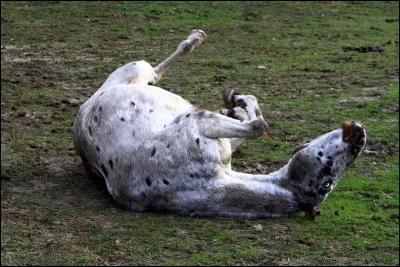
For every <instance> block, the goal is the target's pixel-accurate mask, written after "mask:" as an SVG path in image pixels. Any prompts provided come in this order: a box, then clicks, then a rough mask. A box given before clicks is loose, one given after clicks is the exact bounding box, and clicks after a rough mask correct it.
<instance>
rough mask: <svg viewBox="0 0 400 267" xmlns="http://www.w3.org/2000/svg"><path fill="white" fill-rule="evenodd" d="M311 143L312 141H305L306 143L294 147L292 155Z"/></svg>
mask: <svg viewBox="0 0 400 267" xmlns="http://www.w3.org/2000/svg"><path fill="white" fill-rule="evenodd" d="M309 144H310V143H305V144H302V145H300V146H298V147H296V148H295V149H293V151H292V156H293V155H294V154H296V153H297V152H299V151H300V150H302V149H303V148H305V147H308V145H309Z"/></svg>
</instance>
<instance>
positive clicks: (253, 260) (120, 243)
mask: <svg viewBox="0 0 400 267" xmlns="http://www.w3.org/2000/svg"><path fill="white" fill-rule="evenodd" d="M398 10H399V4H398V2H391V1H386V2H361V1H360V2H357V1H353V2H341V1H339V2H338V1H334V2H229V1H223V2H157V1H156V2H74V3H70V2H63V1H53V2H36V1H34V2H24V1H19V2H8V1H2V2H1V20H2V23H1V40H2V41H1V42H2V46H3V45H4V46H5V47H4V48H5V49H4V50H3V48H2V58H1V74H2V75H1V82H2V92H1V115H2V121H1V122H2V123H1V156H2V157H1V178H2V179H1V196H2V197H1V215H2V216H1V229H2V231H1V251H2V253H1V262H2V265H124V264H126V265H128V264H129V265H398V264H399V252H398V251H399V245H398V244H399V164H398V162H399V156H398V152H399V131H398V127H399V122H398V121H399V120H398V119H399V111H398V110H399V108H398V107H399V101H398V97H399V84H398V83H399V82H398V81H399V80H398V75H399V63H398V62H399V53H398V50H399V47H398V39H399V22H398V18H399V12H398ZM194 28H200V29H203V30H204V31H206V33H207V34H208V41H207V42H206V43H205V44H204V45H203V46H201V47H200V48H198V49H196V51H194V52H193V53H192V54H191V55H190V56H188V57H186V58H185V59H184V60H182V61H181V62H179V63H178V64H176V65H174V66H173V67H172V68H171V70H169V72H168V73H167V74H166V75H165V76H164V77H163V79H162V80H161V81H160V83H159V86H160V87H163V88H166V89H168V90H170V91H172V92H174V93H178V94H180V95H182V96H183V97H184V98H186V99H188V100H189V101H191V102H192V103H194V104H196V105H198V106H202V107H204V108H207V109H210V110H216V109H219V108H220V107H221V106H222V101H221V100H220V99H221V98H220V97H221V95H220V91H221V90H225V89H231V88H233V89H236V90H238V91H240V92H242V93H246V94H253V95H255V96H257V98H258V101H259V103H260V108H261V110H262V112H263V114H264V118H265V119H266V120H267V121H268V122H269V123H270V125H271V126H272V136H270V137H269V138H260V139H258V140H249V141H248V142H247V143H245V144H244V145H243V146H242V148H241V150H240V153H237V154H235V155H234V157H233V167H234V168H235V169H237V170H240V171H247V172H253V173H260V172H266V171H269V170H271V169H276V168H279V167H281V166H282V165H283V164H284V163H285V161H287V160H288V158H289V157H290V155H291V151H292V149H293V148H295V147H296V146H298V145H300V144H302V143H304V142H307V141H310V140H312V139H314V138H316V137H317V136H319V135H321V134H323V133H325V132H327V131H330V130H333V129H336V128H339V127H340V125H341V123H342V122H343V121H345V120H358V121H360V122H362V123H363V124H364V125H365V126H366V129H367V139H368V140H367V145H366V148H365V149H366V150H367V151H372V152H370V153H363V154H362V155H361V156H360V157H359V159H358V160H357V161H356V162H355V163H354V164H353V165H352V166H351V168H350V169H349V170H348V172H347V173H346V175H345V177H344V178H343V179H342V181H341V182H340V183H339V184H338V186H337V187H336V188H335V190H334V191H333V192H332V193H331V194H330V196H329V197H328V198H327V200H326V201H325V202H324V203H323V204H322V205H321V212H322V216H319V217H317V219H316V221H314V222H309V221H307V220H305V218H304V215H303V214H294V215H291V216H287V217H283V218H279V219H269V220H244V219H229V220H228V219H216V218H185V217H180V216H176V215H173V214H158V213H147V212H143V213H138V212H132V211H126V210H123V209H122V208H120V207H118V206H117V204H116V203H115V202H113V201H112V199H111V198H110V197H109V196H108V194H107V193H106V192H105V191H104V190H103V188H102V187H101V185H99V184H97V183H96V182H95V181H93V180H91V179H90V178H89V177H87V175H86V173H85V172H84V169H83V167H82V165H81V162H80V159H79V157H78V156H77V155H76V154H75V152H74V150H73V145H72V123H73V121H74V116H75V113H76V111H77V109H78V105H77V104H75V102H74V101H71V99H75V100H77V101H78V102H83V101H84V100H85V99H87V98H88V97H89V96H90V95H91V94H92V93H93V92H94V91H95V90H96V88H98V87H99V86H100V85H101V84H102V82H103V81H104V80H105V79H106V77H107V76H108V75H109V74H110V73H111V72H112V71H113V70H114V69H116V68H117V67H118V66H120V65H121V64H125V63H127V62H129V61H133V60H140V59H145V60H146V61H148V62H150V63H151V64H157V63H158V62H160V61H161V60H163V59H164V58H166V57H167V56H168V55H169V54H170V53H171V52H172V51H173V50H174V49H175V48H176V45H177V44H178V43H179V42H180V41H181V40H182V39H183V38H185V37H186V36H187V34H188V33H189V32H190V31H191V30H192V29H194ZM364 45H381V46H383V47H384V50H385V51H384V52H382V53H378V52H371V53H360V52H357V51H344V50H343V49H342V47H343V46H354V47H359V46H364ZM258 66H265V67H266V68H265V69H259V68H258ZM260 166H261V167H260Z"/></svg>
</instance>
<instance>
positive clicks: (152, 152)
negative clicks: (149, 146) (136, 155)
mask: <svg viewBox="0 0 400 267" xmlns="http://www.w3.org/2000/svg"><path fill="white" fill-rule="evenodd" d="M155 154H156V148H155V147H153V151H151V157H154V155H155Z"/></svg>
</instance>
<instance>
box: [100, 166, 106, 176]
mask: <svg viewBox="0 0 400 267" xmlns="http://www.w3.org/2000/svg"><path fill="white" fill-rule="evenodd" d="M100 167H101V169H102V170H103V172H104V175H105V176H106V177H108V171H107V169H106V167H105V166H104V165H103V164H101V165H100Z"/></svg>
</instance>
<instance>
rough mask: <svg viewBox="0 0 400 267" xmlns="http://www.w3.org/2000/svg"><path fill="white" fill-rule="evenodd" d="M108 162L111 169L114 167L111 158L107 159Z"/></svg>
mask: <svg viewBox="0 0 400 267" xmlns="http://www.w3.org/2000/svg"><path fill="white" fill-rule="evenodd" d="M108 164H109V165H110V168H111V170H112V169H114V163H113V161H112V160H111V159H110V160H109V161H108Z"/></svg>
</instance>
